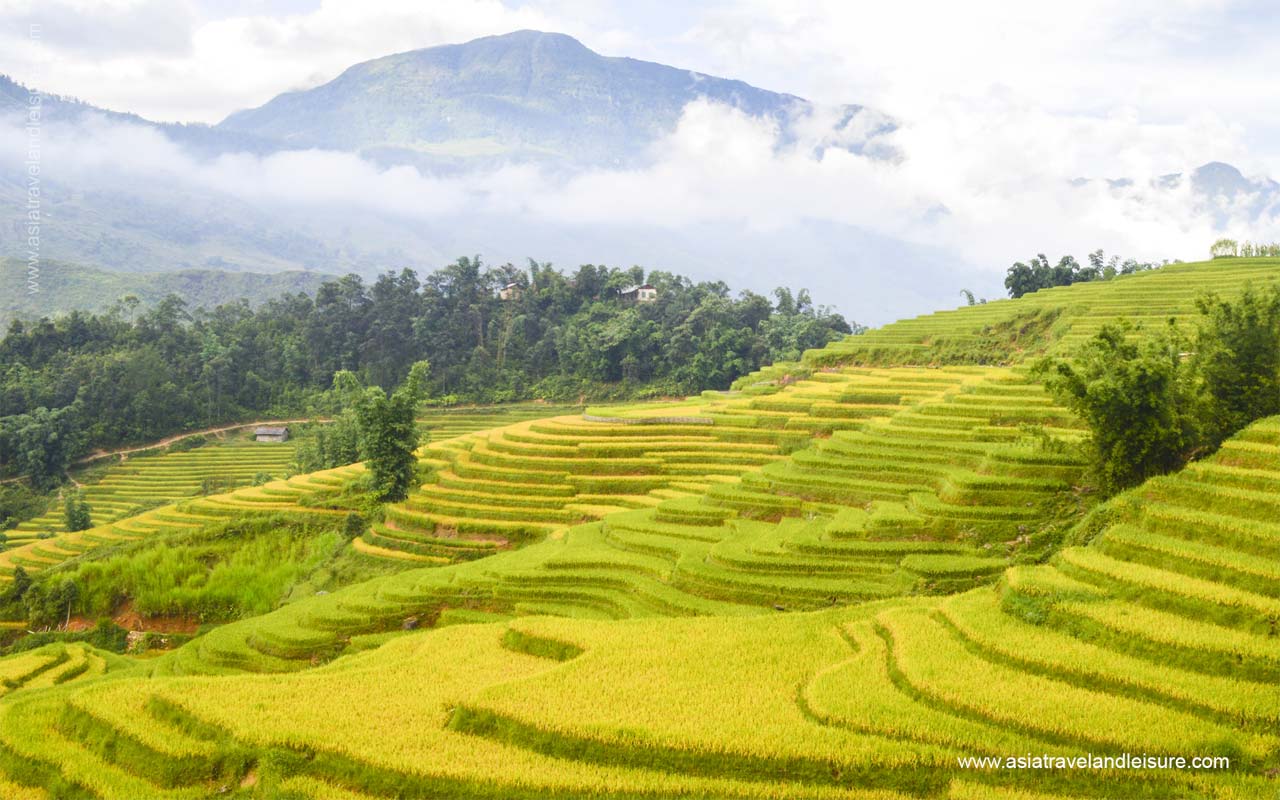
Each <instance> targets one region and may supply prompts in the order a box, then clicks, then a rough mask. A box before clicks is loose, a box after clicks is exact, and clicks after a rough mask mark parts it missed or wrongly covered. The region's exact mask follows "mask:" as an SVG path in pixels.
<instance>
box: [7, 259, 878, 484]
mask: <svg viewBox="0 0 1280 800" xmlns="http://www.w3.org/2000/svg"><path fill="white" fill-rule="evenodd" d="M638 283H649V284H652V285H653V286H654V287H655V288H656V289H657V293H658V294H657V299H656V300H654V301H653V302H645V303H638V302H634V301H630V300H628V299H625V298H623V297H621V296H620V293H619V289H622V288H624V287H627V286H631V285H634V284H638ZM508 286H510V287H512V288H513V291H509V292H502V291H501V290H502V289H504V288H505V287H508ZM854 328H855V326H851V325H850V324H849V323H847V322H846V321H845V320H844V319H843V318H842V317H841V316H840V315H839V314H837V313H835V312H833V311H831V310H830V309H828V308H826V307H824V306H820V305H815V304H814V303H813V301H812V300H811V299H810V297H809V294H808V293H807V292H805V291H803V290H801V291H799V292H792V291H791V290H788V289H779V290H777V291H776V292H775V293H774V298H773V300H772V301H771V300H770V299H769V298H766V297H764V296H761V295H758V294H754V293H752V292H741V293H739V294H738V295H736V296H733V295H732V294H731V293H730V290H729V287H728V286H727V285H726V284H724V283H722V282H718V281H713V282H698V283H695V282H693V281H690V280H689V279H688V278H685V277H682V276H679V275H674V274H671V273H667V272H661V271H652V272H648V273H646V272H645V271H644V270H643V269H641V268H639V267H633V268H629V269H614V268H608V267H603V266H595V265H590V264H587V265H583V266H581V267H579V268H578V269H577V270H575V271H573V272H571V273H564V272H561V271H559V270H557V269H555V268H553V267H552V266H550V265H549V264H540V263H538V262H534V261H530V262H529V264H528V266H527V267H526V268H523V269H522V268H518V267H515V266H512V265H510V264H507V265H503V266H498V267H489V266H486V265H485V264H483V263H482V262H481V260H480V259H479V258H478V257H473V258H460V259H458V260H457V261H456V262H455V263H453V264H450V265H449V266H447V267H445V268H443V269H441V270H438V271H436V272H434V273H431V274H430V275H427V276H426V277H425V278H424V279H419V277H418V276H417V275H416V274H415V273H414V272H412V271H410V270H403V271H400V272H388V273H386V274H383V275H382V276H380V277H379V278H378V279H377V280H376V281H374V282H373V283H372V284H367V283H365V282H364V281H363V280H361V279H360V278H359V277H357V276H355V275H348V276H346V277H344V278H341V279H339V280H335V281H330V282H328V283H325V284H323V285H321V286H320V288H319V289H318V290H317V291H316V293H315V296H314V297H311V296H307V295H305V294H290V295H284V296H282V297H279V298H276V299H274V300H271V301H268V302H267V303H265V304H263V305H262V306H260V307H257V308H253V307H251V306H250V305H249V303H248V302H247V301H240V302H236V303H229V304H226V305H222V306H218V307H217V308H214V309H212V310H203V309H190V308H188V307H187V306H186V305H185V304H184V303H183V302H182V301H181V300H180V299H178V298H177V297H172V296H171V297H168V298H166V299H165V300H163V301H162V302H160V303H159V304H158V305H157V306H155V307H154V308H152V309H150V310H147V311H145V312H140V311H139V310H138V308H137V304H136V303H134V304H129V303H124V302H122V303H119V304H117V305H116V306H115V307H114V308H112V309H110V310H108V311H107V312H104V313H101V314H85V313H81V312H73V313H71V314H68V315H66V316H63V317H59V318H57V319H53V320H49V319H43V320H40V321H38V322H34V323H23V322H15V323H14V324H13V325H12V326H11V327H10V329H9V332H8V334H7V335H6V336H5V337H4V339H3V340H2V341H0V471H3V472H7V473H9V474H19V473H20V474H26V475H30V476H31V477H32V478H33V480H35V481H37V482H38V484H39V485H40V486H41V487H42V488H49V487H50V486H52V485H55V484H56V483H57V482H58V481H59V480H60V479H61V476H62V475H63V473H64V470H65V468H66V466H67V464H68V463H69V462H70V460H71V459H73V458H74V457H75V456H77V455H79V454H80V453H83V452H85V451H86V450H87V449H89V448H94V447H112V446H117V445H122V444H128V443H135V442H145V441H149V440H152V439H155V438H159V437H161V436H164V435H167V434H171V433H175V432H178V431H182V430H189V429H192V428H198V427H205V426H210V425H215V424H218V423H222V422H228V421H234V420H241V419H246V418H253V417H254V416H258V415H263V416H267V415H269V416H276V415H285V414H290V415H292V414H304V413H309V412H311V411H315V410H322V411H325V412H328V411H329V410H330V409H321V408H318V406H317V404H320V403H323V402H325V401H326V400H325V398H326V390H327V389H328V388H329V386H330V385H331V382H332V380H333V376H334V374H335V373H338V372H341V371H343V370H346V371H349V372H351V373H352V374H353V375H354V376H356V377H357V378H358V379H359V380H360V381H361V382H362V383H363V384H365V385H369V386H381V387H383V388H384V389H388V390H389V389H390V388H391V387H394V386H396V385H398V384H399V383H400V382H402V381H403V380H404V379H405V378H406V376H408V374H409V371H410V368H411V367H412V365H413V364H414V363H415V362H417V361H420V360H424V359H426V360H429V361H430V362H431V365H432V371H431V375H430V378H429V379H428V382H427V385H426V387H425V391H427V392H429V393H430V395H431V396H432V397H433V398H435V399H436V400H437V401H438V402H441V403H451V402H477V403H488V402H502V401H509V400H519V399H532V398H545V399H555V400H570V399H572V400H578V399H582V398H598V397H626V396H645V395H654V396H658V395H679V394H692V393H696V392H699V391H702V390H703V389H723V388H727V387H728V386H729V384H730V383H731V382H732V381H733V380H734V379H735V378H737V377H739V376H740V375H743V374H746V373H748V372H750V371H752V370H754V369H757V368H759V367H761V366H763V365H765V364H767V363H770V362H773V361H777V360H785V359H793V358H796V357H798V356H799V355H800V353H801V352H803V351H804V350H806V349H809V348H816V347H822V346H823V345H825V344H827V343H828V342H830V341H832V340H834V339H837V338H840V337H842V336H844V335H846V334H848V333H850V332H852V331H853V330H854ZM335 433H337V432H335ZM337 439H340V437H337ZM337 439H335V440H334V441H331V442H328V443H326V446H332V447H334V448H338V449H342V450H343V451H344V452H349V451H350V449H351V442H350V441H339V440H337Z"/></svg>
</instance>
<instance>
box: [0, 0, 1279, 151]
mask: <svg viewBox="0 0 1280 800" xmlns="http://www.w3.org/2000/svg"><path fill="white" fill-rule="evenodd" d="M30 22H38V23H40V24H41V26H42V38H41V40H40V41H39V43H35V42H32V41H31V40H30V38H29V35H28V34H29V23H30ZM518 28H538V29H543V30H555V31H560V32H565V33H569V34H571V35H574V36H576V37H578V38H579V39H581V40H582V41H583V42H584V43H586V44H587V45H588V46H590V47H592V48H593V49H595V50H597V51H600V52H602V53H605V54H606V55H629V56H633V57H637V58H646V59H651V60H655V61H661V62H663V63H669V64H672V65H676V66H682V67H689V68H691V69H696V70H699V71H702V72H707V73H711V74H719V75H725V76H730V77H736V78H741V79H743V80H746V81H748V82H750V83H754V84H756V85H758V86H761V87H764V88H768V89H773V90H778V91H788V92H792V93H794V94H799V95H801V96H804V97H807V98H809V99H812V100H816V101H826V102H833V103H845V102H858V103H864V104H867V105H873V106H876V107H878V108H880V109H881V110H883V111H885V112H887V113H890V114H893V115H895V116H901V117H911V116H914V115H916V114H920V113H929V112H930V111H931V110H936V109H937V108H938V107H939V106H942V105H946V106H950V105H952V104H963V106H964V107H965V109H966V111H967V112H968V113H969V114H972V115H973V116H975V117H980V116H981V115H983V114H984V113H989V114H993V115H994V116H996V117H997V118H999V117H1001V116H1003V115H1005V114H1007V112H1008V110H1009V109H1010V107H1014V108H1019V109H1023V110H1026V109H1036V110H1038V111H1040V112H1043V113H1044V114H1046V115H1048V116H1049V117H1055V116H1060V115H1088V116H1097V117H1100V118H1104V119H1105V118H1111V117H1120V118H1122V119H1126V120H1128V119H1134V120H1136V121H1138V122H1140V123H1142V124H1146V125H1152V126H1156V125H1173V126H1178V125H1201V126H1217V127H1219V128H1221V129H1222V130H1221V131H1220V132H1219V135H1220V136H1221V142H1220V144H1219V146H1220V147H1221V148H1222V151H1223V152H1221V153H1219V154H1216V155H1219V156H1222V157H1231V158H1234V159H1235V160H1237V161H1246V160H1247V161H1249V162H1250V163H1248V164H1243V165H1242V166H1243V167H1246V168H1252V169H1255V170H1256V169H1261V168H1262V167H1264V166H1269V165H1272V164H1273V163H1275V162H1274V161H1273V160H1274V159H1276V158H1277V157H1278V156H1280V154H1278V153H1276V152H1274V151H1273V149H1272V148H1268V147H1267V142H1268V141H1269V140H1270V139H1271V138H1273V137H1270V136H1269V134H1271V133H1273V132H1274V131H1275V127H1276V126H1277V124H1280V123H1277V122H1276V115H1275V113H1274V111H1273V108H1274V102H1273V101H1274V100H1275V99H1276V97H1275V95H1276V93H1277V83H1276V81H1275V78H1274V76H1275V75H1276V74H1277V70H1278V69H1280V48H1276V47H1275V35H1276V34H1277V33H1280V30H1278V29H1280V4H1277V3H1274V2H1268V0H1250V1H1249V2H1227V1H1226V0H1126V1H1125V2H1098V0H1075V2H1072V3H1061V2H1053V3H1049V2H1028V1H1027V0H1021V1H1020V2H1003V1H997V2H993V1H992V0H967V2H963V3H957V2H948V1H946V0H940V1H938V2H911V1H910V0H897V1H896V2H892V3H887V2H882V1H881V2H874V3H871V2H853V1H851V0H830V1H829V2H822V1H820V0H818V1H809V2H806V0H741V1H739V2H705V1H703V2H696V1H690V0H682V1H681V2H667V3H664V2H645V3H635V2H622V1H618V2H610V1H608V0H601V1H599V2H596V1H594V0H530V1H529V2H518V0H512V2H507V3H503V2H498V0H327V1H326V2H318V1H316V0H282V1H280V2H272V1H270V0H0V36H3V38H2V39H0V71H3V72H5V73H8V74H11V75H14V76H16V77H17V78H18V79H19V80H29V81H32V82H38V83H39V84H40V86H41V87H42V88H44V89H46V90H47V91H52V92H59V93H64V94H72V95H75V96H78V97H81V98H82V99H85V100H87V101H89V102H92V103H95V104H99V105H103V106H107V107H109V108H112V109H116V110H122V111H134V112H136V113H139V114H142V115H143V116H147V117H151V118H155V119H160V120H174V121H202V122H216V121H218V120H219V119H221V118H223V117H225V116H226V115H227V114H229V113H230V112H232V111H235V110H237V109H241V108H245V107H249V106H254V105H258V104H261V103H263V102H265V101H266V100H268V99H270V98H271V97H273V96H274V95H276V94H278V93H279V92H281V91H284V90H286V89H291V88H297V87H303V86H312V85H315V84H318V83H321V82H324V81H326V80H329V79H331V78H333V77H334V76H335V75H337V74H338V73H339V72H341V71H342V70H343V69H344V68H346V67H347V66H350V65H351V64H353V63H356V62H358V61H362V60H366V59H369V58H374V57H377V56H381V55H386V54H388V53H392V52H398V51H402V50H409V49H415V48H419V47H427V46H431V45H436V44H442V43H448V42H458V41H465V40H467V39H471V38H474V37H477V36H482V35H486V34H493V33H505V32H508V31H511V30H514V29H518ZM1205 155H1206V156H1212V155H1215V154H1208V153H1206V154H1205Z"/></svg>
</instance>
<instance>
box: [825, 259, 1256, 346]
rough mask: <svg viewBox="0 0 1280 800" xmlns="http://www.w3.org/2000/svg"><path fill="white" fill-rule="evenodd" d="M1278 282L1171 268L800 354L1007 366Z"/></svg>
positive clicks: (888, 329)
mask: <svg viewBox="0 0 1280 800" xmlns="http://www.w3.org/2000/svg"><path fill="white" fill-rule="evenodd" d="M1277 280H1280V262H1277V260H1276V259H1273V258H1257V259H1255V258H1231V259H1223V260H1219V261H1209V262H1197V263H1188V264H1170V265H1168V266H1164V267H1161V268H1160V269H1157V270H1153V271H1151V272H1143V273H1137V274H1134V275H1128V276H1121V277H1118V278H1115V279H1113V280H1110V281H1098V282H1092V283H1080V284H1076V285H1074V286H1060V287H1055V288H1052V289H1043V290H1041V291H1038V292H1034V293H1032V294H1029V295H1026V296H1024V297H1021V298H1019V299H1017V300H996V301H994V302H990V303H985V304H980V305H974V306H965V307H962V308H958V309H955V310H954V311H939V312H936V313H933V314H926V315H923V316H920V317H916V318H914V319H906V320H901V321H899V322H895V323H893V324H891V325H886V326H884V327H883V328H879V329H877V330H874V331H868V332H867V333H865V334H863V335H860V336H850V337H848V338H846V339H844V340H843V341H840V342H835V343H833V344H831V345H829V346H828V347H826V348H824V349H822V350H814V351H810V352H808V353H806V354H805V356H804V361H805V363H807V364H809V365H812V366H829V365H832V364H848V363H888V364H930V363H938V362H939V359H940V358H942V359H943V360H944V361H945V358H946V356H945V354H947V353H954V352H956V351H964V352H966V353H968V354H970V355H969V357H968V358H969V360H972V359H973V357H974V356H975V355H976V354H985V358H984V359H983V360H982V361H981V362H980V363H993V364H1001V363H1010V362H1016V361H1019V360H1021V359H1023V358H1024V357H1025V356H1027V355H1034V354H1037V353H1042V352H1052V353H1067V352H1070V350H1071V349H1072V348H1073V347H1075V346H1077V345H1079V344H1080V343H1081V342H1083V341H1085V340H1087V339H1088V338H1089V337H1091V336H1093V335H1094V334H1095V333H1097V332H1098V330H1099V329H1100V328H1101V327H1102V325H1103V324H1104V323H1106V322H1109V321H1113V320H1117V319H1127V320H1130V321H1131V322H1134V323H1135V324H1142V325H1145V326H1146V327H1147V328H1149V329H1157V328H1160V327H1163V326H1164V325H1166V324H1167V323H1168V322H1169V321H1170V320H1173V321H1175V322H1177V323H1179V324H1182V325H1189V324H1191V323H1193V322H1194V320H1195V318H1196V316H1197V312H1196V306H1195V301H1196V298H1197V297H1199V296H1200V295H1201V294H1203V293H1204V292H1217V293H1219V294H1222V295H1224V296H1230V295H1232V294H1235V293H1238V292H1240V291H1241V290H1242V289H1243V288H1244V286H1245V285H1247V284H1250V283H1252V284H1254V285H1257V286H1263V285H1266V284H1268V283H1273V282H1276V281H1277Z"/></svg>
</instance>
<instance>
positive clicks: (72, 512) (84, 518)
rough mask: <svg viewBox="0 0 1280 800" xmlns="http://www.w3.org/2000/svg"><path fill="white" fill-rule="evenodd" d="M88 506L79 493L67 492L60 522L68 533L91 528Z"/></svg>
mask: <svg viewBox="0 0 1280 800" xmlns="http://www.w3.org/2000/svg"><path fill="white" fill-rule="evenodd" d="M90 511H91V509H90V508H89V504H88V503H86V502H85V500H84V496H83V495H81V494H80V493H79V492H67V497H66V500H65V501H64V502H63V505H62V520H63V522H64V523H65V524H66V526H67V530H69V531H85V530H88V529H89V528H92V527H93V520H92V519H90Z"/></svg>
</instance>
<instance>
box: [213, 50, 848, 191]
mask: <svg viewBox="0 0 1280 800" xmlns="http://www.w3.org/2000/svg"><path fill="white" fill-rule="evenodd" d="M700 98H706V99H710V100H714V101H716V102H721V103H725V104H728V105H731V106H733V107H735V108H738V109H740V110H742V111H743V112H744V113H747V114H749V115H752V116H766V117H770V118H772V119H775V120H776V121H778V122H779V124H780V125H782V126H783V127H785V126H786V124H787V122H788V121H789V119H790V117H791V116H792V115H793V114H794V112H795V111H796V110H797V109H798V108H801V109H803V108H807V107H808V104H807V103H806V102H805V101H804V100H802V99H800V98H798V97H794V96H792V95H788V94H782V93H778V92H770V91H767V90H764V89H757V88H756V87H754V86H750V85H748V84H746V83H743V82H741V81H735V80H727V79H724V78H715V77H711V76H706V75H699V74H696V73H694V72H691V71H690V70H686V69H678V68H675V67H670V66H666V65H663V64H655V63H651V62H647V61H638V60H636V59H631V58H614V57H608V56H602V55H600V54H599V53H596V52H594V51H593V50H591V49H590V48H588V47H586V46H585V45H583V44H582V43H581V42H579V41H578V40H577V39H575V38H573V37H572V36H568V35H566V34H563V33H553V32H546V31H537V30H520V31H513V32H511V33H506V34H501V35H497V36H486V37H483V38H480V39H475V40H473V41H470V42H465V43H462V44H450V45H440V46H436V47H427V48H423V49H420V50H410V51H407V52H403V53H397V54H394V55H389V56H384V57H381V58H376V59H372V60H370V61H365V62H362V63H360V64H356V65H354V66H352V67H350V68H348V69H347V70H346V71H345V72H343V73H342V74H341V75H339V76H338V77H337V78H335V79H334V80H332V81H330V82H328V83H326V84H324V85H322V86H318V87H315V88H314V89H309V90H305V91H298V92H290V93H287V94H283V95H280V96H279V97H276V98H275V99H273V100H271V101H270V102H268V103H267V104H265V105H263V106H260V107H258V108H255V109H249V110H245V111H239V112H237V113H235V114H232V115H231V116H229V117H227V119H225V120H223V122H222V123H220V125H219V126H218V127H219V128H221V129H223V130H227V131H236V132H239V133H244V134H252V135H255V136H261V137H266V138H270V139H274V140H276V141H280V142H283V143H287V144H288V145H290V146H295V147H318V148H324V149H334V150H348V151H358V152H360V153H362V154H365V155H369V156H373V157H375V158H378V159H379V160H383V161H391V162H395V163H414V164H416V165H418V166H423V165H425V166H428V167H433V168H434V167H440V166H459V165H463V164H476V163H481V162H483V161H495V160H496V161H550V162H555V163H558V164H570V165H572V164H577V165H600V164H608V165H616V164H620V163H627V162H632V161H636V160H638V159H642V158H643V157H644V156H645V153H646V152H647V148H648V146H649V145H650V144H652V143H653V142H654V141H655V140H656V139H658V138H659V137H660V136H662V135H663V134H665V133H668V132H670V131H671V130H673V129H674V128H675V125H676V123H677V122H678V120H679V118H680V114H681V113H682V112H683V110H684V107H685V106H686V105H687V104H688V103H690V102H691V101H693V100H697V99H700ZM851 114H852V111H851Z"/></svg>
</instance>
